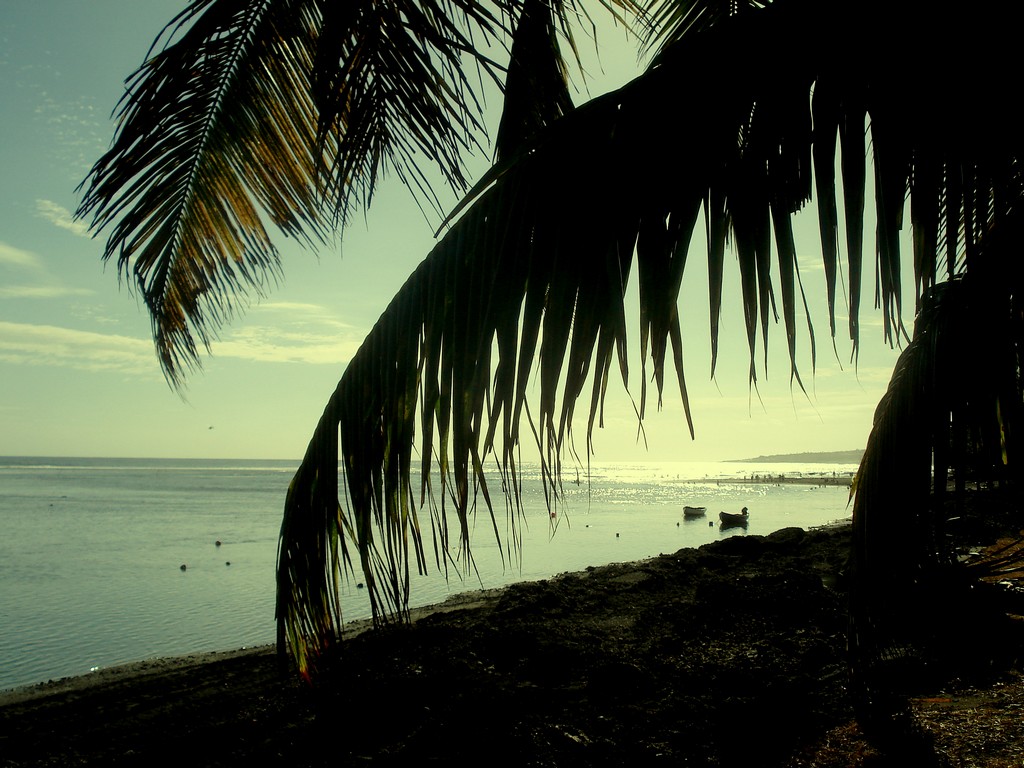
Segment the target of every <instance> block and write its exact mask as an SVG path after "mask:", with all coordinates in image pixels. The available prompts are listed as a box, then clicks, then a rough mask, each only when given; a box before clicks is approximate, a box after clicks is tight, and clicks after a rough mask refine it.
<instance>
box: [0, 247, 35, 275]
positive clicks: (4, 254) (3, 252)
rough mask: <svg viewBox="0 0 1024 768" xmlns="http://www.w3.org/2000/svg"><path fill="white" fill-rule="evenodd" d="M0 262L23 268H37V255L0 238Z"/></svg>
mask: <svg viewBox="0 0 1024 768" xmlns="http://www.w3.org/2000/svg"><path fill="white" fill-rule="evenodd" d="M0 264H4V265H10V266H14V267H23V268H25V269H39V257H38V256H36V255H35V254H34V253H32V252H31V251H25V250H22V249H21V248H15V247H14V246H13V245H10V244H9V243H5V242H3V241H2V240H0Z"/></svg>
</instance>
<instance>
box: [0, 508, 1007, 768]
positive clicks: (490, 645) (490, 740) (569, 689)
mask: <svg viewBox="0 0 1024 768" xmlns="http://www.w3.org/2000/svg"><path fill="white" fill-rule="evenodd" d="M848 546H849V529H848V528H845V527H841V528H834V529H827V530H821V531H814V532H804V531H801V530H798V529H787V530H783V531H780V532H778V533H776V534H773V535H771V536H768V537H757V536H735V537H732V538H729V539H725V540H722V541H719V542H717V543H714V544H710V545H707V546H704V547H701V548H700V549H694V550H681V551H680V552H678V553H676V554H674V555H666V556H662V557H659V558H656V559H653V560H649V561H643V562H639V563H630V564H617V565H609V566H604V567H600V568H593V569H589V570H587V571H585V572H581V573H574V574H567V575H564V576H561V577H559V578H557V579H552V580H549V581H543V582H537V583H527V584H520V585H515V586H512V587H508V588H506V589H503V590H494V591H489V592H484V593H475V594H472V595H470V596H468V597H464V598H462V600H461V602H449V603H446V604H444V605H443V606H442V607H441V608H440V609H435V610H434V611H433V612H431V613H429V614H427V615H424V616H422V617H421V618H419V619H418V620H417V621H416V623H415V625H414V626H412V627H405V628H396V629H390V630H386V631H373V632H365V633H363V634H360V635H358V636H355V637H352V638H351V639H349V640H348V641H346V644H345V653H344V657H343V659H342V660H340V661H339V662H337V663H336V664H335V665H334V667H333V668H332V669H331V670H330V671H329V672H328V673H327V674H326V675H324V676H323V677H322V678H321V679H320V680H319V682H318V684H317V685H316V687H314V688H312V689H311V688H309V687H307V686H305V685H304V684H302V683H300V682H298V681H297V680H296V679H295V677H294V676H293V675H286V676H284V677H282V676H281V675H280V674H279V670H278V668H277V665H276V659H275V656H274V654H273V652H272V651H271V650H270V649H260V650H257V651H244V652H238V653H235V654H220V655H213V656H211V657H209V658H203V659H185V660H160V661H155V662H149V663H146V664H141V665H135V666H133V667H130V668H126V669H123V670H113V671H107V672H104V673H102V674H99V675H96V676H90V677H87V678H77V679H73V680H69V681H63V682H62V683H59V684H54V685H50V686H47V687H41V688H38V689H31V690H28V691H23V692H17V693H14V694H0V765H3V766H44V765H45V766H75V765H97V766H126V765H139V766H152V765H182V766H185V765H188V766H278V765H280V766H285V765H287V766H326V765H331V766H337V765H341V766H348V765H360V766H362V765H374V766H404V765H422V764H428V765H429V764H442V763H444V764H449V765H456V766H458V765H471V764H474V765H475V764H487V765H495V766H506V765H507V766H557V767H558V768H565V767H571V766H647V765H666V766H668V765H671V766H691V765H692V766H751V765H756V766H760V767H766V766H767V767H769V768H770V767H771V766H792V767H794V768H811V767H817V768H826V767H827V768H831V767H833V766H835V767H838V766H862V765H863V766H869V765H882V764H891V763H885V761H883V759H882V758H881V757H880V756H879V755H878V754H877V752H875V751H874V750H873V749H872V748H871V747H869V746H868V745H867V744H866V743H865V741H864V740H863V738H862V736H861V733H860V731H859V729H858V727H857V726H856V724H855V723H854V722H853V713H852V710H851V704H850V698H849V691H848V688H847V672H846V665H845V657H844V649H845V642H846V640H845V631H846V612H845V603H844V599H845V597H844V584H843V577H842V571H843V568H844V564H845V561H846V558H847V553H848ZM974 683H975V685H978V684H979V681H978V680H977V679H975V681H974ZM912 707H913V713H914V719H915V721H916V722H917V723H918V724H919V726H920V727H921V729H922V730H923V731H924V732H925V733H926V734H927V736H928V738H929V739H930V740H931V741H932V742H933V743H934V752H935V755H936V756H937V764H939V765H949V766H967V765H971V766H986V768H995V767H1001V766H1010V765H1014V766H1019V765H1021V764H1022V763H1024V749H1022V747H1024V725H1022V717H1021V715H1022V713H1024V685H1022V684H1021V682H1020V680H1019V678H1018V677H1017V676H1016V674H1015V673H1012V672H999V673H998V674H995V673H993V674H992V675H990V676H989V677H988V678H986V679H985V680H983V681H981V682H980V687H971V686H970V685H969V684H968V683H966V682H963V681H959V682H958V681H954V682H952V683H950V684H949V685H947V686H946V687H944V688H942V689H939V690H932V691H922V692H921V696H920V697H918V698H916V699H914V700H913V702H912Z"/></svg>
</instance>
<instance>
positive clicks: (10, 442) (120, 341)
mask: <svg viewBox="0 0 1024 768" xmlns="http://www.w3.org/2000/svg"><path fill="white" fill-rule="evenodd" d="M595 5H596V4H595ZM182 7H184V3H183V2H181V1H180V0H146V2H138V0H3V2H2V3H0V104H3V109H2V110H0V455H21V456H117V457H208V458H274V459H297V458H300V457H301V456H302V454H303V453H304V451H305V447H306V444H307V442H308V440H309V438H310V436H311V434H312V432H313V429H314V428H315V426H316V423H317V420H318V419H319V417H320V413H321V412H322V409H323V407H324V405H325V403H326V401H327V398H328V396H329V395H330V393H331V392H332V391H333V389H334V387H335V385H336V383H337V381H338V379H339V378H340V376H341V375H342V373H343V372H344V370H345V364H346V362H347V361H348V359H349V358H350V357H351V356H352V354H353V353H354V352H355V350H356V349H357V348H358V346H359V344H360V342H361V341H362V339H363V338H364V337H365V335H366V334H367V332H368V331H369V329H370V328H371V327H372V325H373V323H374V322H375V320H376V319H377V317H378V316H379V315H380V313H381V312H382V311H383V310H384V308H385V307H386V306H387V304H388V302H389V301H390V299H391V298H392V296H393V295H394V294H395V293H396V291H397V290H398V288H399V287H400V286H401V284H402V283H403V282H404V280H405V279H406V277H407V276H408V275H409V273H410V272H412V270H413V269H414V268H415V266H416V265H417V264H418V263H419V262H420V261H421V260H422V259H423V257H424V256H426V254H427V252H428V251H429V250H430V248H431V246H432V244H433V242H434V240H433V237H434V234H433V233H434V231H435V229H436V227H437V225H438V224H439V221H438V220H437V217H433V216H429V215H424V213H422V212H421V210H420V208H419V207H418V205H417V203H416V200H415V199H414V198H413V197H412V196H411V194H410V193H409V192H408V191H407V190H405V189H404V188H403V187H402V186H401V184H400V183H398V182H397V181H396V180H385V181H384V182H383V183H382V184H381V185H380V187H379V188H378V191H377V194H376V196H375V199H374V202H373V206H372V208H371V209H370V210H369V211H367V212H366V213H365V215H364V216H363V217H355V218H354V219H353V222H352V224H351V225H350V226H349V227H348V228H347V229H346V231H345V232H344V233H342V234H341V235H340V236H339V239H338V242H337V243H336V244H332V245H331V246H327V247H322V248H320V249H319V250H318V251H310V250H307V249H304V248H303V247H301V246H300V245H298V244H296V243H294V242H293V241H289V240H287V239H284V238H280V239H279V240H278V241H277V244H278V246H279V248H280V250H281V253H282V262H283V269H284V275H285V277H284V280H283V281H282V283H281V284H280V285H279V286H278V287H277V288H276V289H273V290H272V291H271V292H270V293H269V294H268V295H267V296H266V297H265V298H263V299H262V300H261V301H259V302H258V303H256V304H254V305H253V306H251V307H249V308H248V310H247V311H246V312H244V314H241V315H240V316H238V317H236V318H235V319H234V321H233V322H231V323H230V324H229V325H228V326H226V327H225V328H223V329H222V330H221V332H220V338H219V340H217V341H215V342H214V344H213V347H212V355H211V356H208V357H206V358H205V359H204V362H203V370H202V371H201V372H199V373H196V374H193V375H192V376H191V377H190V378H189V380H188V384H187V388H186V390H185V391H184V394H180V393H177V392H175V391H173V390H172V389H171V388H170V387H169V386H168V385H167V383H166V382H165V380H164V378H163V376H162V374H161V372H160V368H159V365H158V363H157V360H156V356H155V353H154V350H153V344H152V338H151V329H150V322H149V318H148V316H147V314H146V312H145V309H144V307H143V306H142V305H141V303H140V301H139V300H138V298H137V297H136V296H135V295H134V294H133V293H132V291H131V290H129V286H127V285H124V284H122V283H121V282H120V281H119V279H118V275H117V270H116V266H115V265H109V266H104V264H103V263H102V262H101V258H100V256H101V254H102V250H103V239H102V238H103V236H102V234H101V235H100V236H99V237H97V238H93V237H92V235H91V233H90V232H89V231H88V230H87V229H86V226H85V225H84V224H83V223H82V222H78V221H75V220H74V219H73V217H72V212H73V211H74V210H75V208H76V207H77V206H78V203H79V193H78V192H76V187H77V185H78V184H79V183H80V182H81V181H82V180H83V179H84V178H85V176H86V174H87V173H88V171H89V168H90V167H91V165H92V164H93V163H94V162H95V161H96V160H97V159H98V158H99V157H100V156H101V155H102V153H103V152H104V151H105V150H106V148H107V147H108V146H109V142H110V140H111V138H112V136H113V133H114V123H113V122H112V120H111V117H110V115H111V112H112V110H113V108H114V107H115V105H116V103H117V100H118V99H119V97H120V96H121V94H122V92H123V82H124V80H125V78H126V77H128V75H130V74H131V72H132V71H133V70H134V69H135V68H136V67H138V66H139V65H140V64H141V63H142V61H143V58H144V56H145V54H146V52H147V50H148V48H149V45H150V43H151V42H152V40H153V39H154V38H155V36H156V35H157V33H158V32H159V31H160V30H161V28H162V27H163V25H164V24H165V23H166V22H167V21H169V20H170V19H171V18H172V17H173V16H174V14H175V13H177V12H178V11H179V10H181V8H182ZM602 40H603V41H604V44H603V45H602V49H601V50H602V55H601V61H600V63H599V64H598V63H596V62H594V63H592V65H591V72H592V74H593V75H594V77H593V79H592V80H591V82H590V85H589V90H590V93H598V92H600V91H601V90H604V89H606V88H608V87H612V86H614V85H617V84H619V83H622V82H624V81H625V80H626V79H627V78H628V77H629V75H630V73H634V72H636V71H637V70H636V64H635V61H636V56H635V53H634V51H633V50H632V48H630V47H629V46H628V45H627V44H625V43H624V42H623V40H622V36H621V35H619V34H614V33H613V34H610V35H608V36H606V37H604V38H602ZM584 98H585V94H580V95H578V96H577V102H578V103H579V102H581V101H582V100H583V99H584ZM492 127H496V123H495V125H494V126H492ZM484 167H485V164H484V160H483V159H478V160H477V161H476V162H475V165H474V168H477V169H479V170H480V171H482V170H483V168H484ZM449 199H450V202H451V203H454V202H455V200H456V199H457V198H456V197H455V196H454V195H451V196H449ZM867 226H868V227H870V226H871V225H870V223H869V224H868V225H867ZM699 229H700V228H699V227H698V231H699ZM867 231H868V232H870V231H871V230H870V229H868V230H867ZM797 237H798V248H799V257H800V266H801V274H802V276H803V281H804V285H805V287H806V288H807V290H808V298H809V301H810V303H811V318H812V321H813V323H814V327H815V330H816V340H817V347H818V356H817V366H816V368H815V370H814V372H813V373H812V370H811V365H810V360H809V356H808V352H807V349H808V343H807V338H806V336H804V337H802V338H801V339H800V342H799V344H800V348H801V363H800V365H801V372H802V374H803V377H804V383H805V385H806V392H804V391H801V390H800V388H799V387H797V386H795V385H792V384H791V381H790V377H789V362H788V357H787V354H786V348H785V332H784V329H783V327H782V326H781V325H776V326H774V327H773V328H772V335H771V339H770V342H769V347H770V351H771V353H772V354H771V355H770V362H769V368H768V370H767V371H764V370H760V371H759V381H758V387H757V390H756V391H753V390H751V388H750V387H749V385H748V381H747V375H746V374H747V364H748V352H747V347H746V339H745V335H744V333H743V330H742V324H741V322H742V321H741V318H742V313H741V311H740V309H739V290H738V276H737V272H736V270H735V266H734V263H733V264H730V262H729V260H728V257H727V265H726V270H727V275H726V284H725V292H726V293H725V306H724V307H723V328H722V338H721V351H720V361H719V366H718V371H717V373H716V376H715V378H714V379H711V377H710V351H709V350H710V344H709V341H708V322H707V317H708V306H707V288H706V277H702V275H701V273H700V266H701V259H700V258H698V257H693V258H691V259H690V261H689V263H688V265H687V275H686V278H685V280H684V283H685V285H684V290H683V293H682V295H681V297H680V313H681V317H682V321H683V328H684V355H685V356H686V358H685V360H686V370H687V385H688V387H689V391H690V398H691V407H692V410H693V415H694V421H695V427H696V439H695V440H691V439H690V437H689V433H688V431H687V429H686V427H685V422H684V420H683V417H682V409H681V407H680V405H679V396H678V391H677V390H676V389H675V387H674V384H673V385H669V386H667V387H666V393H665V398H664V407H663V408H662V409H660V410H658V409H656V408H655V403H654V402H649V403H648V414H647V418H646V419H645V422H644V432H645V438H646V439H645V441H644V440H638V439H637V418H636V415H635V412H634V408H633V405H632V404H631V401H630V397H629V396H628V395H626V394H625V392H624V391H623V387H622V386H621V385H617V382H615V383H613V386H612V387H611V389H612V390H613V391H612V392H611V393H610V395H609V399H608V403H607V405H606V409H605V428H604V429H602V430H599V431H598V432H597V433H596V434H595V436H594V450H595V456H594V459H595V461H602V460H603V461H675V460H685V461H691V460H692V461H702V460H720V459H731V458H744V457H751V456H758V455H764V454H777V453H790V452H798V451H831V450H847V449H852V448H862V447H863V446H864V444H865V441H866V439H867V436H868V433H869V431H870V427H871V420H872V415H873V412H874V408H875V406H876V404H877V403H878V400H879V398H880V397H881V396H882V394H883V393H884V391H885V387H886V384H887V382H888V379H889V376H890V374H891V371H892V367H893V365H894V363H895V361H896V358H897V355H898V353H899V350H898V349H896V350H893V349H890V348H889V347H888V346H886V345H885V344H884V343H883V341H882V331H881V315H880V314H879V313H878V312H877V311H874V312H872V311H871V301H870V297H869V296H866V297H865V299H864V301H863V305H864V309H863V310H862V318H861V320H862V345H861V347H862V348H861V354H860V357H859V360H858V363H857V365H856V366H855V365H853V364H852V363H851V362H850V346H849V342H848V341H846V340H845V338H844V336H843V335H842V330H840V338H839V340H838V341H837V349H838V353H833V351H832V345H831V342H830V340H829V335H828V318H827V314H826V312H825V308H824V299H823V295H824V289H823V286H824V278H823V272H822V269H821V266H820V252H819V245H818V239H817V225H816V221H815V219H814V214H813V211H811V212H802V213H801V214H799V215H798V217H797ZM865 239H866V241H867V242H871V240H872V238H871V237H870V236H869V237H866V238H865ZM694 247H695V248H699V247H700V246H699V243H696V242H695V244H694ZM698 255H699V254H698ZM733 261H734V260H733ZM868 263H869V264H870V260H869V262H868ZM865 274H866V282H867V285H866V290H868V291H870V288H871V282H870V281H871V277H870V276H869V275H870V270H869V269H868V268H867V267H866V269H865ZM909 285H912V283H910V282H905V286H909ZM635 290H636V288H635V286H632V287H631V291H632V292H633V293H634V294H635ZM904 291H905V293H907V291H908V289H907V288H906V287H905V289H904ZM776 292H778V289H777V287H776ZM905 300H906V301H907V302H908V306H910V302H911V298H908V297H905ZM629 306H630V307H631V312H632V314H633V316H634V327H635V325H636V322H635V315H636V309H635V300H634V299H631V300H630V305H629ZM911 319H912V318H910V317H908V318H906V321H907V323H908V324H909V322H910V320H911ZM801 322H803V321H802V320H801ZM845 322H846V319H845V310H843V309H840V316H839V317H838V318H837V323H838V325H839V327H840V329H842V328H844V327H845ZM630 344H631V350H632V354H634V355H635V354H636V348H637V347H638V346H639V341H638V336H637V335H636V333H635V332H634V334H633V335H632V336H631V338H630ZM630 366H631V370H630V382H629V387H630V389H629V391H630V393H631V394H632V396H633V398H634V400H635V399H636V398H638V397H639V384H640V380H639V376H640V367H639V361H638V360H635V359H634V360H633V361H632V362H631V363H630ZM580 410H581V412H582V413H585V412H586V410H587V409H586V408H585V407H581V409H580ZM585 427H586V425H585V423H582V422H581V423H578V424H577V425H576V430H577V432H578V436H577V444H578V446H580V447H582V445H583V439H582V435H583V432H584V430H585ZM526 449H528V447H526V448H524V450H526ZM524 457H525V454H524Z"/></svg>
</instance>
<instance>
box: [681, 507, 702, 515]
mask: <svg viewBox="0 0 1024 768" xmlns="http://www.w3.org/2000/svg"><path fill="white" fill-rule="evenodd" d="M707 511H708V508H707V507H683V517H704V513H705V512H707Z"/></svg>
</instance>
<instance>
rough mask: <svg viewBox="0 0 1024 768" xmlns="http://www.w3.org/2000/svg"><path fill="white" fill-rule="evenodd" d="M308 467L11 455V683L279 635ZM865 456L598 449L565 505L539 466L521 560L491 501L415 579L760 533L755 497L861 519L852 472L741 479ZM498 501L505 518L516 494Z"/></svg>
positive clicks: (609, 558) (1, 673)
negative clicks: (284, 552)
mask: <svg viewBox="0 0 1024 768" xmlns="http://www.w3.org/2000/svg"><path fill="white" fill-rule="evenodd" d="M296 466H297V462H287V461H252V460H250V461H226V460H196V459H180V460H166V459H149V460H147V459H54V458H45V459H42V458H25V457H14V458H12V457H0V531H2V534H0V689H5V688H11V687H15V686H20V685H26V684H30V683H34V682H40V681H44V680H49V679H56V678H60V677H65V676H68V675H79V674H86V673H88V672H89V671H90V670H93V669H97V668H101V667H108V666H112V665H116V664H120V663H124V662H130V661H137V660H141V659H145V658H150V657H154V656H175V655H181V654H187V653H193V652H198V651H213V650H229V649H234V648H240V647H243V646H253V645H263V644H267V643H272V642H273V641H274V637H275V628H274V567H275V560H276V554H277V535H278V529H279V526H280V522H281V510H282V507H283V504H284V495H285V491H286V489H287V487H288V482H289V480H290V479H291V476H292V473H293V472H294V470H295V468H296ZM855 469H856V467H855V466H853V465H835V464H828V465H810V464H774V465H773V464H761V465H758V464H750V463H705V464H698V463H690V462H685V463H655V462H651V463H644V464H635V463H633V464H602V465H595V466H592V467H591V477H590V483H589V487H588V484H587V482H586V480H585V479H583V481H582V482H581V483H580V484H579V485H575V484H573V483H569V482H568V481H569V480H574V479H575V473H574V472H573V473H567V476H566V478H565V479H566V481H567V484H566V503H565V504H564V505H563V506H561V507H560V508H559V511H558V514H557V516H556V517H555V518H554V519H550V518H549V515H548V512H547V508H546V506H545V503H544V498H543V493H542V489H541V485H540V482H539V480H537V478H536V475H530V474H528V473H527V474H526V475H525V476H524V480H523V492H524V500H525V505H526V520H525V527H523V529H522V530H521V533H522V538H523V547H522V553H521V564H520V563H516V562H512V563H509V562H508V559H507V553H506V558H505V560H504V563H503V558H502V554H503V551H504V550H503V548H502V547H499V546H498V545H497V544H496V543H495V541H494V536H493V533H492V524H491V521H490V519H489V517H488V515H487V514H486V511H481V512H479V513H478V515H477V522H476V527H477V529H478V530H476V531H475V533H474V537H473V555H474V561H475V566H476V570H475V572H473V573H472V575H462V574H460V573H457V572H456V573H451V574H449V578H448V580H447V581H446V580H445V578H444V577H443V576H440V575H438V574H432V575H429V576H424V577H418V578H415V580H414V582H413V599H412V603H413V604H414V605H426V604H429V603H434V602H438V601H440V600H443V599H444V598H445V597H447V596H448V595H449V594H452V593H455V592H461V591H465V590H470V589H479V588H480V587H481V586H483V587H487V588H490V587H496V586H501V585H503V584H507V583H509V582H513V581H520V580H526V579H540V578H548V577H550V576H553V575H555V574H558V573H562V572H564V571H573V570H580V569H583V568H585V567H587V566H589V565H601V564H603V563H608V562H617V561H628V560H637V559H642V558H646V557H652V556H655V555H658V554H660V553H664V552H675V551H676V550H678V549H680V548H681V547H694V546H699V545H701V544H705V543H707V542H709V541H713V540H715V539H718V538H720V537H723V536H728V535H742V534H743V533H744V532H743V531H740V530H731V531H723V530H720V529H719V528H718V526H717V525H715V526H714V527H710V526H709V525H708V522H709V521H711V520H715V521H716V522H717V513H718V511H720V510H726V511H738V510H739V509H740V507H743V506H747V507H749V508H750V514H751V516H750V524H749V527H748V528H747V530H746V533H748V534H765V533H770V532H771V531H774V530H777V529H779V528H782V527H785V526H792V525H796V526H801V527H805V528H806V527H812V526H816V525H823V524H826V523H829V522H832V521H834V520H839V519H845V518H847V517H848V516H849V513H850V510H849V509H848V507H847V496H848V489H847V488H845V487H837V486H825V487H820V486H818V485H793V484H778V485H777V484H774V483H761V482H759V483H756V484H750V483H739V482H736V481H738V480H739V479H741V478H749V477H750V476H751V475H753V474H757V475H759V476H760V477H763V476H765V475H779V474H785V475H786V476H787V477H793V476H795V475H801V474H803V475H805V476H807V475H811V476H817V475H823V476H825V477H827V478H831V477H832V474H833V472H835V473H837V474H839V475H843V474H846V473H850V472H852V471H854V470H855ZM495 487H499V486H497V485H495ZM684 504H689V505H694V506H707V507H708V519H707V520H701V519H697V520H683V518H682V507H683V505H684ZM497 514H498V515H499V518H498V523H499V525H498V527H499V530H500V531H502V533H503V534H504V532H505V531H506V523H505V520H504V517H503V515H504V513H503V510H502V509H501V508H500V507H499V508H498V510H497ZM423 520H424V523H426V520H427V517H426V516H424V517H423ZM218 541H220V542H221V544H220V546H217V544H216V542H218ZM427 546H428V547H429V546H430V545H429V544H428V545H427ZM454 554H457V553H453V555H454ZM429 555H432V553H429ZM182 564H185V565H186V566H187V567H186V569H185V570H182V569H181V565H182ZM360 578H361V577H359V576H357V577H356V578H355V579H354V581H358V580H359V579H360ZM344 609H345V611H346V619H358V618H365V617H366V616H368V615H369V605H368V601H367V600H366V596H365V593H364V591H363V590H359V589H357V588H356V586H355V584H354V583H353V584H349V585H347V586H346V597H345V604H344Z"/></svg>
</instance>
